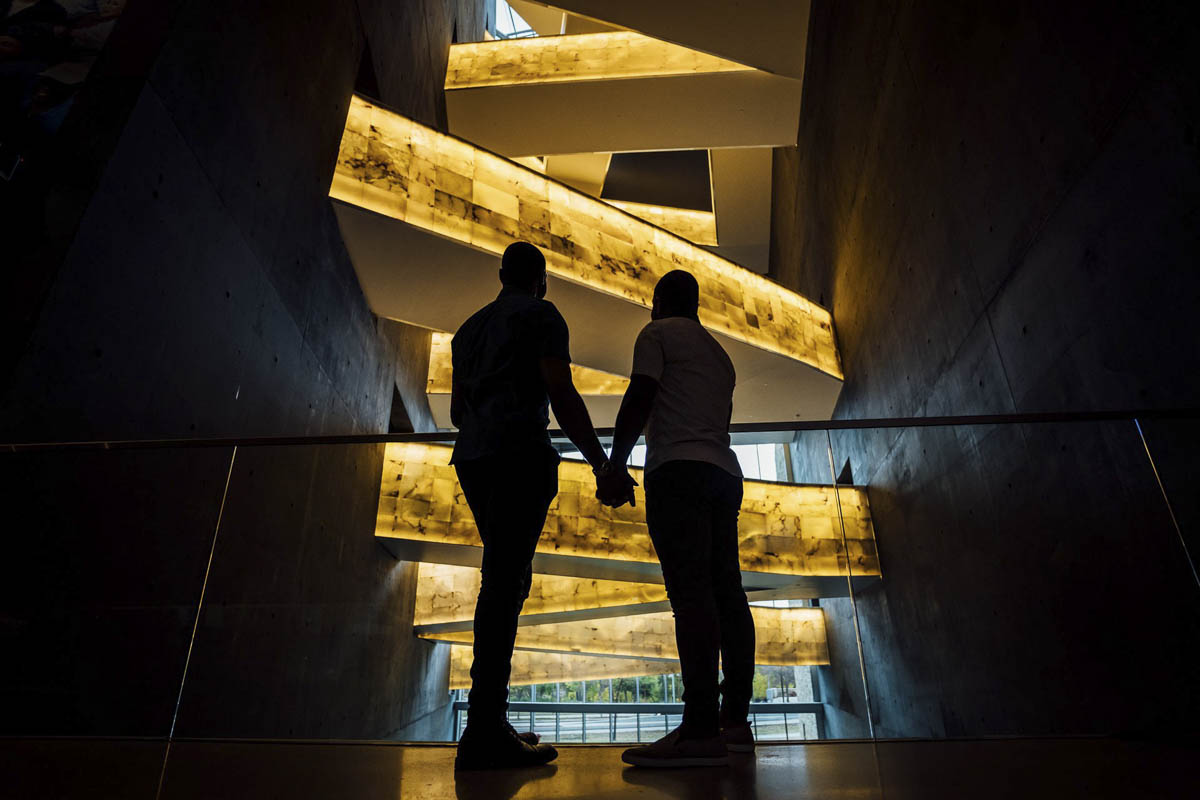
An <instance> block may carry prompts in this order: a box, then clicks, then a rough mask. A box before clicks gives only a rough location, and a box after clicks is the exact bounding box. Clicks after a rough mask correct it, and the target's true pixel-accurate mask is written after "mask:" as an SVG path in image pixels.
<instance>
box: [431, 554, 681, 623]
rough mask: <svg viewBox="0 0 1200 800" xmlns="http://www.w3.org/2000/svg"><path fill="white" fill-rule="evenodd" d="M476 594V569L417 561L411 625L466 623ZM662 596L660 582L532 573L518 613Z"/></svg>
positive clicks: (653, 600)
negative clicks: (527, 595) (527, 594)
mask: <svg viewBox="0 0 1200 800" xmlns="http://www.w3.org/2000/svg"><path fill="white" fill-rule="evenodd" d="M478 596H479V570H478V569H476V568H475V567H458V566H453V565H449V564H428V563H422V564H421V565H420V567H419V572H418V573H417V600H416V605H415V606H414V611H413V625H414V626H416V627H421V626H424V625H438V624H444V623H449V622H468V621H470V620H471V619H472V618H473V616H474V614H475V600H476V598H477V597H478ZM666 599H667V590H666V587H664V586H663V585H662V584H661V583H636V582H633V581H609V580H598V579H595V578H571V577H565V576H560V575H540V574H537V573H535V574H534V575H533V580H532V583H531V585H530V589H529V597H528V599H526V600H525V606H524V607H523V608H522V609H521V615H522V616H530V615H535V614H554V613H561V612H566V611H584V610H594V609H600V608H612V607H617V606H629V605H634V604H638V603H660V602H663V601H665V600H666Z"/></svg>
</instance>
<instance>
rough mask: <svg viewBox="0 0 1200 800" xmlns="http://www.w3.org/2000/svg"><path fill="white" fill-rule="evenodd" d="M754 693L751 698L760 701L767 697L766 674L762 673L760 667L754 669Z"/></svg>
mask: <svg viewBox="0 0 1200 800" xmlns="http://www.w3.org/2000/svg"><path fill="white" fill-rule="evenodd" d="M753 686H754V695H753V699H754V700H757V701H762V700H766V699H767V676H766V675H764V674H763V672H762V670H761V669H756V670H754V681H753Z"/></svg>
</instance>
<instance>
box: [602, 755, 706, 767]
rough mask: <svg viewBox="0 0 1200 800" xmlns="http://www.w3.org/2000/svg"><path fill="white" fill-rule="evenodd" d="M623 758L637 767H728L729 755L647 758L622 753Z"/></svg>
mask: <svg viewBox="0 0 1200 800" xmlns="http://www.w3.org/2000/svg"><path fill="white" fill-rule="evenodd" d="M621 760H622V761H624V762H625V763H626V764H631V765H633V766H635V767H665V768H671V767H728V766H729V756H709V757H698V756H696V757H691V758H653V757H651V758H647V757H645V756H630V755H624V754H622V755H621Z"/></svg>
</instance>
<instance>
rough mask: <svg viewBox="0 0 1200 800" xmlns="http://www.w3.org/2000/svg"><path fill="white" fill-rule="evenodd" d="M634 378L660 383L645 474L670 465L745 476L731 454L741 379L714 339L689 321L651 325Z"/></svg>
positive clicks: (636, 357) (636, 356) (641, 338)
mask: <svg viewBox="0 0 1200 800" xmlns="http://www.w3.org/2000/svg"><path fill="white" fill-rule="evenodd" d="M633 374H634V375H646V376H648V377H650V378H654V380H656V381H658V394H657V395H656V396H655V398H654V407H653V408H652V409H651V411H650V421H649V424H647V426H646V472H652V471H653V470H654V469H655V468H656V467H659V466H661V465H662V464H664V463H666V462H668V461H706V462H708V463H710V464H715V465H717V466H718V467H720V468H721V469H723V470H725V471H726V472H728V473H730V474H731V475H736V476H737V477H739V478H740V477H741V476H742V470H741V467H740V466H738V460H737V456H735V455H734V454H733V451H732V450H730V449H729V412H730V408H731V407H732V405H733V387H734V384H735V383H736V382H737V375H736V374H735V372H734V370H733V362H732V361H730V360H729V355H728V354H726V352H725V350H724V348H722V347H721V345H720V344H719V343H718V342H717V340H716V339H714V338H713V337H712V334H710V333H709V332H708V331H706V330H704V328H703V327H702V326H701V325H700V323H698V322H696V321H695V320H691V319H687V318H686V317H667V318H666V319H660V320H655V321H654V322H651V323H650V324H649V325H647V326H646V327H644V328H642V332H641V333H639V334H638V338H637V343H636V344H634V346H633Z"/></svg>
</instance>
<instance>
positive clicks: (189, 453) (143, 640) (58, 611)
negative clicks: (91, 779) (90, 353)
mask: <svg viewBox="0 0 1200 800" xmlns="http://www.w3.org/2000/svg"><path fill="white" fill-rule="evenodd" d="M230 453H231V450H230V448H219V447H214V448H203V449H192V450H143V451H125V452H103V451H101V452H56V453H28V454H11V453H5V454H4V455H2V456H0V486H2V487H3V492H2V497H3V505H4V508H5V509H6V514H7V517H8V521H7V523H6V525H5V536H4V557H3V558H0V597H2V598H3V600H2V605H0V609H2V610H0V619H2V621H3V622H2V625H0V651H3V652H4V653H5V654H6V656H5V657H4V658H3V659H0V707H2V708H3V709H4V711H3V714H0V733H3V734H9V735H31V734H52V735H103V736H166V735H167V732H168V731H169V729H170V727H171V718H172V715H173V713H174V709H175V702H176V698H177V696H178V693H179V686H180V681H181V679H182V677H183V667H184V659H185V657H186V655H187V650H188V643H189V641H190V638H191V633H192V626H193V624H194V621H195V616H196V605H197V603H198V602H199V599H200V589H201V585H202V583H203V581H204V572H205V566H206V564H207V562H208V556H209V551H210V549H211V546H212V537H213V533H214V529H215V526H216V522H217V515H218V511H219V509H220V504H221V494H222V491H223V489H224V487H225V479H226V475H227V474H228V471H229V459H230Z"/></svg>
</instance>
